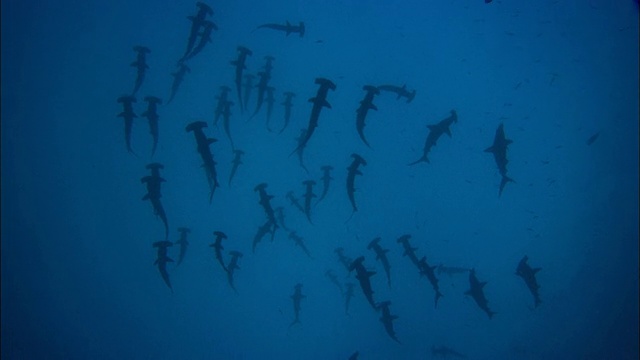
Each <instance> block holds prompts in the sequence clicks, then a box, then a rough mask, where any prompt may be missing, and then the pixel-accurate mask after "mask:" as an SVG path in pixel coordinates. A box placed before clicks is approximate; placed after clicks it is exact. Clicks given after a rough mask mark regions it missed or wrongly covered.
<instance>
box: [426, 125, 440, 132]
mask: <svg viewBox="0 0 640 360" xmlns="http://www.w3.org/2000/svg"><path fill="white" fill-rule="evenodd" d="M427 128H428V129H429V130H431V131H434V130H436V129H437V128H438V127H437V126H436V125H427Z"/></svg>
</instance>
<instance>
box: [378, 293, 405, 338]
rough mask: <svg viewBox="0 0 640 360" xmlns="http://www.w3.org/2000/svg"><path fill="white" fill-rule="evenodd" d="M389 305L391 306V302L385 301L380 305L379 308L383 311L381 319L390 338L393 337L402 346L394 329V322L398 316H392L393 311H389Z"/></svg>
mask: <svg viewBox="0 0 640 360" xmlns="http://www.w3.org/2000/svg"><path fill="white" fill-rule="evenodd" d="M389 305H391V301H383V302H381V303H380V304H378V308H379V309H380V310H382V316H381V317H380V321H381V322H382V324H384V329H385V330H386V331H387V334H388V335H389V337H391V338H392V339H393V340H394V341H396V342H397V343H398V344H401V342H400V340H398V338H397V337H396V332H395V330H394V329H393V321H394V320H396V319H397V318H398V317H397V316H396V315H391V311H390V310H389Z"/></svg>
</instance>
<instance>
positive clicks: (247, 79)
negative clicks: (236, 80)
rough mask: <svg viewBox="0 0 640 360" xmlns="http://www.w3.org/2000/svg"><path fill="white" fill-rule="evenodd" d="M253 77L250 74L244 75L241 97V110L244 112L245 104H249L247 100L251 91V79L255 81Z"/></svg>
mask: <svg viewBox="0 0 640 360" xmlns="http://www.w3.org/2000/svg"><path fill="white" fill-rule="evenodd" d="M255 77H256V76H255V75H252V74H246V75H244V80H245V82H244V85H243V86H244V97H243V100H244V101H243V104H242V110H246V109H247V104H248V103H249V98H250V97H251V89H253V79H255Z"/></svg>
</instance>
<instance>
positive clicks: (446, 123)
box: [409, 110, 458, 166]
mask: <svg viewBox="0 0 640 360" xmlns="http://www.w3.org/2000/svg"><path fill="white" fill-rule="evenodd" d="M454 122H458V115H457V113H456V111H455V110H451V115H450V116H449V117H447V118H446V119H444V120H442V121H440V122H439V123H437V124H433V125H427V127H428V128H429V135H428V136H427V140H426V141H425V143H424V150H423V152H422V157H421V158H420V159H418V160H416V161H414V162H412V163H410V164H409V166H411V165H415V164H417V163H420V162H426V163H429V162H430V161H429V158H428V157H427V155H429V151H431V148H432V147H434V146H436V143H437V142H438V139H439V138H440V136H442V134H447V135H448V136H449V137H451V131H450V130H449V127H450V126H451V124H453V123H454Z"/></svg>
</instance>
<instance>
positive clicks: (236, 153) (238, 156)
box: [229, 149, 244, 185]
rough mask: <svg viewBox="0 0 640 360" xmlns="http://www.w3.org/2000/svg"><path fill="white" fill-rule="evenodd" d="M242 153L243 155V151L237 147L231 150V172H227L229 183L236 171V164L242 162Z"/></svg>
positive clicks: (238, 164)
mask: <svg viewBox="0 0 640 360" xmlns="http://www.w3.org/2000/svg"><path fill="white" fill-rule="evenodd" d="M242 155H244V151H242V150H238V149H235V150H233V162H232V166H231V173H230V174H229V185H231V180H232V179H233V177H234V176H235V174H236V172H237V171H238V166H240V165H241V164H243V162H242Z"/></svg>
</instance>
